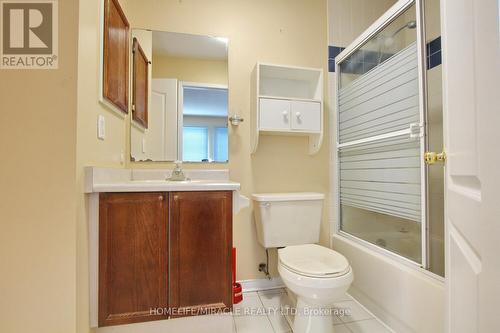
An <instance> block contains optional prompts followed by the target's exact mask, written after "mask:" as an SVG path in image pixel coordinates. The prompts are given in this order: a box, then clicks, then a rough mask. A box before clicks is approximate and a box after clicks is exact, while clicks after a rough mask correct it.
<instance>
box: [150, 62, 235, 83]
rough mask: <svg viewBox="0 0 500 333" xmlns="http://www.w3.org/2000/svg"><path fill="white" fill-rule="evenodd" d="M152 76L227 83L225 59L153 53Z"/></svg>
mask: <svg viewBox="0 0 500 333" xmlns="http://www.w3.org/2000/svg"><path fill="white" fill-rule="evenodd" d="M153 78H155V79H162V78H175V79H178V80H180V81H187V82H198V83H213V84H222V85H227V61H224V60H202V59H189V58H176V57H166V56H156V55H154V56H153Z"/></svg>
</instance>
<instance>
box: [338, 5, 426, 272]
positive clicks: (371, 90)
mask: <svg viewBox="0 0 500 333" xmlns="http://www.w3.org/2000/svg"><path fill="white" fill-rule="evenodd" d="M415 13H416V12H415V6H411V7H409V8H408V9H407V10H406V11H405V12H403V13H402V14H401V15H400V16H398V17H397V18H395V19H394V20H393V21H392V22H391V23H389V24H388V25H387V26H386V27H385V28H383V29H382V30H381V31H380V32H378V33H377V34H375V35H374V36H373V37H372V38H371V39H370V40H368V41H367V42H366V43H365V44H363V45H361V46H360V47H358V48H357V49H356V50H354V51H353V52H351V53H350V55H349V56H348V57H347V58H344V59H343V60H342V61H341V62H340V63H339V64H338V72H337V73H338V74H337V75H338V77H337V79H338V80H339V84H338V91H337V107H338V108H337V112H338V114H337V120H338V124H337V125H338V126H337V129H338V162H339V170H338V181H339V207H340V228H341V230H342V231H344V232H347V233H349V234H351V235H354V236H356V237H358V238H361V239H363V240H365V241H367V242H370V243H373V244H375V245H377V246H379V247H382V248H385V249H387V250H390V251H392V252H394V253H397V254H399V255H402V256H404V257H406V258H408V259H411V260H413V261H415V262H418V263H420V262H422V245H421V244H422V223H425V220H423V217H424V216H425V214H424V212H425V207H423V204H424V203H425V200H423V198H422V195H423V193H425V191H423V189H425V186H424V185H425V178H423V177H422V176H423V175H424V174H425V173H423V172H422V157H421V155H422V152H421V147H422V145H423V143H424V139H423V138H422V137H421V135H420V134H421V133H419V129H420V128H421V125H422V124H423V118H422V115H421V111H420V105H419V103H420V94H421V91H420V89H419V68H421V67H420V66H422V65H420V66H419V56H418V52H419V50H418V47H417V45H418V44H417V29H416V28H417V23H416V17H415ZM348 49H349V48H348ZM421 131H422V134H423V130H421Z"/></svg>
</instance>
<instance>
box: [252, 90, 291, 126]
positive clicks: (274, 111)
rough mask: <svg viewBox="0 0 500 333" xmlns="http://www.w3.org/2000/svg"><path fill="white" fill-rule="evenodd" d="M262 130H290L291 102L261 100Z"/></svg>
mask: <svg viewBox="0 0 500 333" xmlns="http://www.w3.org/2000/svg"><path fill="white" fill-rule="evenodd" d="M259 110H260V124H259V126H260V130H262V131H266V130H270V131H280V130H285V131H288V130H290V101H288V100H281V99H268V98H261V99H260V108H259Z"/></svg>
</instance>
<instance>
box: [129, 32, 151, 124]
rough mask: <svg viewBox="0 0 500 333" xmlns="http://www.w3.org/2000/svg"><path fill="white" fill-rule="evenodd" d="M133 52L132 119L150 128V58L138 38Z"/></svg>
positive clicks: (134, 42) (134, 43)
mask: <svg viewBox="0 0 500 333" xmlns="http://www.w3.org/2000/svg"><path fill="white" fill-rule="evenodd" d="M132 54H133V61H132V63H133V65H132V67H133V71H132V74H133V81H132V119H134V120H135V121H137V122H138V123H139V124H141V125H142V126H144V128H148V107H149V105H148V99H149V60H148V58H147V57H146V54H145V53H144V51H143V50H142V47H141V44H140V43H139V41H138V40H137V38H134V41H133V46H132Z"/></svg>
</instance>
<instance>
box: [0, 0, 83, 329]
mask: <svg viewBox="0 0 500 333" xmlns="http://www.w3.org/2000/svg"><path fill="white" fill-rule="evenodd" d="M77 17H78V2H77V1H76V0H66V1H59V69H57V70H0V151H1V152H2V163H1V164H0V184H1V187H2V191H1V194H0V226H1V232H0V266H1V267H2V269H1V273H0V332H5V333H45V332H46V333H71V332H75V320H76V275H75V273H76V272H75V267H76V246H75V245H76V224H75V219H76V211H75V206H76V202H75V194H76V193H75V155H76V149H75V148H76V103H77V95H76V89H77V88H76V75H77V38H78V33H77V29H78V20H76V19H75V18H77Z"/></svg>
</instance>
